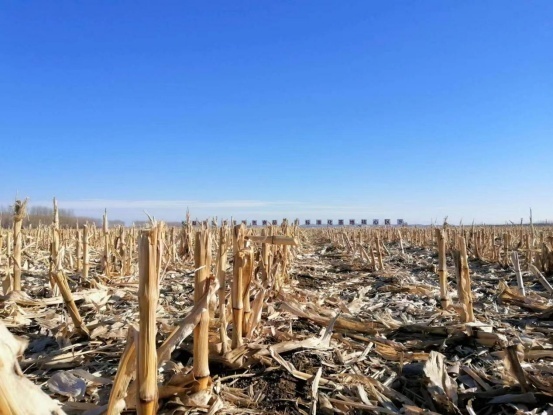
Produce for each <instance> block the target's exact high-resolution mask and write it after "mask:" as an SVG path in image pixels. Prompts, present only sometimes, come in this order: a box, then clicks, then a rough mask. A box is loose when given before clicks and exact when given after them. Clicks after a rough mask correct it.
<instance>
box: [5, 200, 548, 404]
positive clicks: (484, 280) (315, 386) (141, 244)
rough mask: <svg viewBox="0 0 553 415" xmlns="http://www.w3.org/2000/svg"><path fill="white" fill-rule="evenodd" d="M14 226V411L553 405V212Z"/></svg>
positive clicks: (8, 311) (9, 353) (10, 311)
mask: <svg viewBox="0 0 553 415" xmlns="http://www.w3.org/2000/svg"><path fill="white" fill-rule="evenodd" d="M18 206H19V207H20V209H21V206H23V207H24V204H20V205H18ZM16 214H18V213H17V212H16ZM14 230H15V236H14ZM0 235H1V242H2V243H1V244H0V248H1V251H0V269H1V273H0V278H2V287H3V293H2V294H3V295H2V296H1V297H0V317H1V320H0V363H1V364H0V374H1V376H0V413H6V414H41V413H44V414H46V413H48V414H63V413H67V414H88V415H91V414H109V415H114V414H120V413H134V412H136V413H139V414H154V413H159V414H171V415H176V414H200V413H201V414H206V413H207V414H240V413H251V414H269V413H270V414H316V413H319V414H357V413H359V414H360V413H371V414H409V415H415V414H478V415H488V414H498V413H501V414H553V342H552V338H553V337H552V330H553V302H552V300H551V294H552V293H553V290H552V288H551V276H552V274H553V230H552V229H551V228H537V227H527V226H512V227H491V226H481V227H472V228H471V227H453V226H446V225H444V226H443V227H440V228H436V227H422V228H416V227H401V228H396V227H390V226H388V227H363V228H356V227H336V228H333V227H328V228H303V227H299V226H298V224H297V223H289V222H288V221H286V220H285V221H283V223H282V224H281V225H280V226H274V225H273V226H267V227H263V228H261V227H251V228H248V227H246V226H245V225H243V224H234V223H233V224H227V223H225V224H223V225H222V226H218V225H216V224H213V223H210V222H205V223H200V224H197V225H196V226H193V225H192V224H191V222H190V220H189V218H188V220H187V221H186V222H184V223H183V226H182V227H180V228H179V227H177V228H175V227H167V226H166V225H164V224H163V223H157V222H155V221H153V220H152V222H151V224H150V227H149V228H147V229H139V228H135V227H132V228H124V227H114V228H110V227H109V223H108V221H107V214H106V215H105V217H104V224H103V226H102V228H101V229H97V228H96V227H95V226H94V224H91V225H88V226H86V227H81V228H79V229H76V228H65V229H64V228H60V227H59V223H57V222H56V219H55V218H54V220H53V223H52V225H50V226H44V225H41V226H40V227H36V228H26V227H21V221H19V222H18V225H17V226H16V227H15V228H14V229H9V230H7V229H2V230H1V234H0ZM14 248H15V250H14ZM19 270H20V271H21V273H20V274H19V273H18V271H19ZM19 278H20V284H21V289H20V290H18V289H16V287H18V285H17V284H18V283H19ZM41 411H42V412H41Z"/></svg>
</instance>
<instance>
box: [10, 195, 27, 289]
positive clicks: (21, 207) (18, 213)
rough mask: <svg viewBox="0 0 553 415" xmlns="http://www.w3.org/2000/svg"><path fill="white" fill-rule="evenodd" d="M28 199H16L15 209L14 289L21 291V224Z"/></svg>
mask: <svg viewBox="0 0 553 415" xmlns="http://www.w3.org/2000/svg"><path fill="white" fill-rule="evenodd" d="M26 206H27V200H24V201H21V200H16V201H15V206H14V210H13V289H14V290H15V291H21V243H22V240H23V236H22V234H21V225H22V224H23V218H24V217H25V211H26Z"/></svg>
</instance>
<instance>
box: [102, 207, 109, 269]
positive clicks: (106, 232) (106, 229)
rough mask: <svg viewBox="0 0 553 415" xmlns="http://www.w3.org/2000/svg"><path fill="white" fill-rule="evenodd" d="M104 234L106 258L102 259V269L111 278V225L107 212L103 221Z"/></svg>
mask: <svg viewBox="0 0 553 415" xmlns="http://www.w3.org/2000/svg"><path fill="white" fill-rule="evenodd" d="M102 234H103V236H104V256H103V257H102V267H103V268H104V274H106V277H109V276H110V270H109V265H110V261H109V225H108V212H107V210H105V211H104V216H103V220H102Z"/></svg>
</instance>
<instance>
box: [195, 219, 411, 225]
mask: <svg viewBox="0 0 553 415" xmlns="http://www.w3.org/2000/svg"><path fill="white" fill-rule="evenodd" d="M232 222H233V225H236V224H238V221H236V220H233V221H232ZM200 223H201V221H197V220H193V221H192V225H193V226H197V225H199V224H200ZM241 223H243V224H244V225H247V224H248V221H247V220H245V219H244V220H242V221H241ZM294 223H295V224H297V225H301V224H300V221H299V219H296V220H295V221H294ZM249 224H250V226H267V225H269V224H270V225H278V220H276V219H273V220H271V221H268V220H261V221H258V220H251V221H249ZM383 224H384V226H391V225H392V220H391V219H384V223H383ZM324 225H326V226H346V225H349V226H368V225H369V221H368V220H367V219H361V220H360V221H356V220H355V219H349V220H348V221H347V222H346V221H345V220H344V219H338V220H337V221H334V220H333V219H327V220H326V222H323V220H322V219H316V220H314V221H312V220H311V219H305V220H304V221H303V226H324ZM372 225H373V226H379V225H380V219H373V220H372ZM396 225H398V226H404V225H407V223H405V222H404V220H403V219H397V220H396Z"/></svg>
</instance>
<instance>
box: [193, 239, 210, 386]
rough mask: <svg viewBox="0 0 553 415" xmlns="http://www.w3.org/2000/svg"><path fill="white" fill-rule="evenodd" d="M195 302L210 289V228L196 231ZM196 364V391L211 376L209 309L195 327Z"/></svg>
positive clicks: (203, 312) (207, 384) (206, 383)
mask: <svg viewBox="0 0 553 415" xmlns="http://www.w3.org/2000/svg"><path fill="white" fill-rule="evenodd" d="M194 265H195V267H196V273H195V280H194V302H195V303H199V302H200V301H201V299H202V297H204V295H205V294H206V292H207V290H208V284H207V283H208V280H209V273H210V268H211V235H210V232H209V229H202V230H200V231H198V232H196V244H195V246H194ZM193 357H194V364H193V368H192V371H193V374H194V378H195V379H196V381H197V384H196V391H201V390H206V389H208V387H209V384H210V382H211V378H210V376H209V310H208V309H207V308H206V309H205V310H203V311H202V313H201V317H200V322H199V323H198V325H197V326H196V328H195V329H194V356H193Z"/></svg>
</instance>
